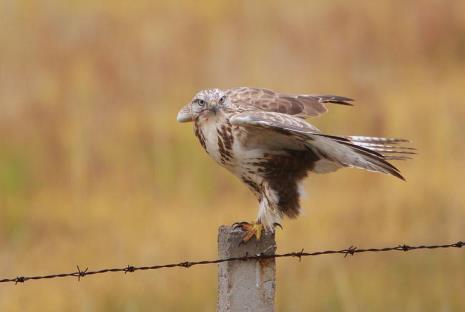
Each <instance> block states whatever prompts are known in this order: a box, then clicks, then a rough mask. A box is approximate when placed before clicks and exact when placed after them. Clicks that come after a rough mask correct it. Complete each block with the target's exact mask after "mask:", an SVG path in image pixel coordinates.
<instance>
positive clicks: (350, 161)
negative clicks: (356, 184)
mask: <svg viewBox="0 0 465 312" xmlns="http://www.w3.org/2000/svg"><path fill="white" fill-rule="evenodd" d="M317 136H318V137H320V139H319V140H317V142H314V143H313V145H314V146H315V147H317V148H318V150H320V153H321V154H323V155H324V156H325V158H326V159H328V160H331V161H333V162H336V163H339V164H340V166H341V167H355V168H360V169H365V170H369V171H375V172H382V173H387V174H391V175H393V176H395V177H397V178H399V179H402V180H405V179H404V177H403V176H402V175H401V174H400V171H399V169H397V168H396V167H395V166H394V165H392V164H391V163H389V162H388V161H389V160H407V159H410V156H412V155H414V154H416V153H415V151H416V150H415V149H414V148H412V147H406V146H402V145H398V144H400V143H404V142H408V140H405V139H397V138H379V137H362V136H354V137H340V136H333V135H325V134H320V133H319V134H317ZM334 143H337V145H335V144H334ZM322 172H323V171H322Z"/></svg>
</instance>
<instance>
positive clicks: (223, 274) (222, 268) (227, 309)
mask: <svg viewBox="0 0 465 312" xmlns="http://www.w3.org/2000/svg"><path fill="white" fill-rule="evenodd" d="M242 236H243V232H242V231H241V230H239V229H236V230H235V229H233V228H232V227H231V226H224V225H223V226H221V227H220V228H219V231H218V254H219V257H220V258H222V259H223V258H230V257H242V256H245V255H246V254H247V255H256V254H260V253H265V254H274V253H275V251H276V242H275V238H274V234H271V233H267V234H265V233H264V235H262V237H261V239H260V241H257V240H256V239H255V238H252V239H251V240H250V241H248V242H247V243H245V244H240V242H241V240H242ZM218 266H219V268H218V269H219V271H218V302H217V311H218V312H235V311H253V312H261V311H274V295H275V287H276V285H275V282H276V281H275V278H276V268H275V259H274V258H272V259H262V260H249V261H231V262H223V263H220V264H219V265H218Z"/></svg>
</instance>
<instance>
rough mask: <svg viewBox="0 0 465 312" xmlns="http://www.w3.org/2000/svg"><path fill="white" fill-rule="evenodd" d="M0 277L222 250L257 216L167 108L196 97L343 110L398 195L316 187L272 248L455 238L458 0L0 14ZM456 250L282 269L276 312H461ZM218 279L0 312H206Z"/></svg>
mask: <svg viewBox="0 0 465 312" xmlns="http://www.w3.org/2000/svg"><path fill="white" fill-rule="evenodd" d="M0 25H1V27H0V276H1V277H14V276H16V274H24V275H31V274H32V275H33V274H42V273H43V274H45V273H55V272H61V271H71V270H74V268H75V265H76V264H78V265H80V266H81V268H82V267H83V266H89V267H90V268H92V269H94V268H101V267H108V266H125V265H127V264H132V265H144V264H156V263H165V262H173V261H177V260H196V259H203V258H214V257H215V256H216V231H217V227H218V226H219V225H220V224H230V223H232V222H234V221H239V220H252V219H253V218H255V216H256V211H257V208H256V207H257V204H256V202H255V199H254V198H253V196H252V195H251V194H250V193H249V191H248V190H247V189H246V188H245V187H244V186H243V185H242V184H241V183H240V182H239V181H238V180H236V179H235V178H234V177H233V176H232V175H230V174H229V173H228V172H226V171H225V170H224V169H222V168H220V167H219V166H217V165H216V164H214V163H213V161H212V160H210V159H209V158H208V156H207V155H206V153H205V152H204V151H202V150H201V148H200V145H199V144H198V142H197V141H196V139H195V138H194V136H193V134H192V130H191V127H190V125H186V124H177V123H176V121H175V117H176V113H177V111H178V109H179V108H180V107H181V106H182V105H184V104H185V103H187V101H189V100H190V99H191V97H192V96H193V94H194V93H195V92H197V91H198V90H199V89H203V88H209V87H220V88H222V87H232V86H243V85H247V86H260V87H267V88H272V89H275V90H278V91H283V92H296V93H299V92H301V93H332V94H337V95H343V96H349V97H353V98H355V99H356V100H357V102H356V106H355V107H353V108H346V107H334V106H332V107H330V110H331V112H330V113H329V114H327V115H325V116H324V117H322V118H320V119H314V120H311V122H313V123H315V124H316V125H317V126H318V127H320V128H321V129H323V130H325V131H326V132H329V133H333V134H352V135H357V134H365V135H379V136H400V137H406V138H409V139H411V140H412V141H413V142H414V145H415V146H416V147H417V148H419V151H420V154H419V155H418V156H417V157H416V159H415V160H414V161H410V162H405V163H398V165H399V167H400V168H401V169H402V171H403V173H404V175H405V176H406V177H407V182H406V183H403V182H401V181H398V180H396V179H394V178H391V177H388V176H384V175H376V174H372V173H367V172H361V171H356V170H342V171H339V172H338V173H335V174H330V175H322V176H311V177H310V178H309V179H308V180H307V183H306V189H307V191H308V196H307V198H306V199H305V200H304V201H303V207H304V210H305V212H304V215H303V216H302V217H301V218H299V219H298V220H295V221H285V222H284V224H283V226H284V231H279V233H278V238H277V239H278V251H281V252H285V251H291V250H300V249H301V248H302V247H305V249H306V250H317V249H327V248H344V247H348V246H350V245H352V244H354V245H356V246H359V247H364V246H384V245H395V244H396V243H402V242H406V243H410V244H415V243H440V242H449V241H457V240H460V239H461V240H463V239H464V233H465V231H464V229H465V207H464V200H465V194H464V182H463V175H464V173H465V170H464V169H465V162H464V159H465V147H464V144H463V142H464V138H463V133H464V131H465V74H464V73H465V2H464V1H459V0H457V1H455V0H451V1H439V0H425V1H401V0H396V1H387V0H386V1H362V0H360V1H350V2H348V1H342V0H331V1H311V2H310V1H308V2H304V1H296V2H292V3H291V2H289V1H273V2H271V1H270V2H261V1H233V2H221V1H202V2H199V1H197V2H194V1H193V2H182V1H140V0H137V1H136V0H134V1H99V2H94V1H53V0H43V1H21V0H1V1H0ZM464 263H465V255H464V253H463V252H462V251H456V250H445V251H441V252H418V253H415V252H412V253H411V254H408V255H398V254H395V253H392V254H384V255H363V256H357V257H353V258H350V259H344V258H343V257H338V256H327V257H324V256H322V257H317V258H312V259H305V260H303V261H302V263H298V262H297V261H294V260H286V259H284V260H278V286H277V287H278V288H277V307H278V310H279V311H309V310H313V311H321V310H326V311H461V310H462V311H463V310H464V309H465V298H464V297H463V294H464V292H465V284H464V282H463V281H464V280H465V270H464ZM215 305H216V267H215V266H208V267H195V268H192V269H190V270H188V271H186V270H181V269H179V270H178V269H175V270H166V271H156V272H146V273H134V274H130V275H125V276H124V277H122V276H121V275H120V274H114V275H106V276H100V277H92V278H90V277H89V278H84V280H82V281H81V282H80V283H77V282H76V281H74V280H50V281H40V282H31V283H26V284H24V285H19V286H11V285H3V286H1V287H0V310H1V311H39V310H43V311H214V310H215Z"/></svg>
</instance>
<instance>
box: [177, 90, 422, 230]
mask: <svg viewBox="0 0 465 312" xmlns="http://www.w3.org/2000/svg"><path fill="white" fill-rule="evenodd" d="M351 102H352V100H351V99H349V98H346V97H340V96H333V95H290V94H281V93H276V92H274V91H271V90H267V89H259V88H247V87H242V88H233V89H227V90H220V89H209V90H203V91H200V92H199V93H197V94H196V95H195V97H194V98H193V99H192V101H191V102H190V103H188V104H187V105H186V106H185V107H183V108H182V109H181V111H180V112H179V113H178V118H177V119H178V121H180V122H187V121H193V122H194V132H195V135H196V136H197V138H198V140H199V142H200V144H201V145H202V147H203V148H204V149H205V150H206V151H207V153H208V154H209V155H210V156H211V157H212V158H213V159H214V160H215V161H216V162H217V163H218V164H220V165H221V166H223V167H225V168H226V169H228V170H229V171H231V172H232V173H233V174H234V175H236V176H237V177H238V178H240V179H241V180H242V181H243V182H244V183H245V184H246V185H247V186H248V187H249V189H250V190H251V191H252V192H253V193H254V194H255V196H256V197H257V200H258V201H259V213H258V222H259V223H262V224H263V225H264V226H265V229H266V230H269V231H273V225H274V224H275V223H278V222H280V220H281V219H282V217H283V216H288V217H291V218H292V217H296V216H298V214H299V210H300V206H299V188H300V182H301V181H302V180H303V179H304V178H305V177H306V176H307V174H308V172H315V173H327V172H331V171H335V170H337V169H339V168H342V167H354V168H360V169H365V170H369V171H374V172H382V173H386V174H391V175H393V176H395V177H397V178H400V179H403V177H402V176H401V174H400V172H399V170H398V169H397V168H396V167H394V166H393V165H392V164H390V163H389V162H388V160H402V159H408V158H409V155H411V154H414V149H413V148H410V147H405V146H403V145H402V143H405V142H407V141H406V140H403V139H394V138H378V137H364V136H334V135H327V134H324V133H321V132H320V131H319V130H318V129H317V128H316V127H314V126H313V125H311V124H310V123H308V122H306V120H305V118H307V117H315V116H319V115H321V114H323V113H325V112H326V111H327V108H326V104H328V103H334V104H342V105H352V104H351Z"/></svg>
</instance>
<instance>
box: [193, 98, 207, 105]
mask: <svg viewBox="0 0 465 312" xmlns="http://www.w3.org/2000/svg"><path fill="white" fill-rule="evenodd" d="M195 102H197V104H198V105H199V106H201V107H202V106H205V104H207V102H205V101H204V100H202V99H197V100H195Z"/></svg>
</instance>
